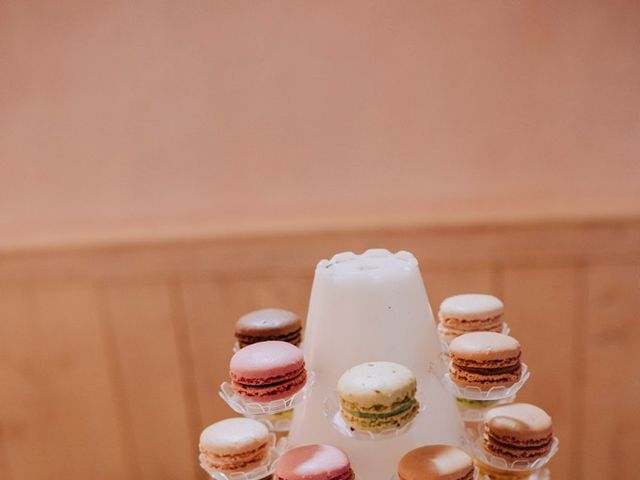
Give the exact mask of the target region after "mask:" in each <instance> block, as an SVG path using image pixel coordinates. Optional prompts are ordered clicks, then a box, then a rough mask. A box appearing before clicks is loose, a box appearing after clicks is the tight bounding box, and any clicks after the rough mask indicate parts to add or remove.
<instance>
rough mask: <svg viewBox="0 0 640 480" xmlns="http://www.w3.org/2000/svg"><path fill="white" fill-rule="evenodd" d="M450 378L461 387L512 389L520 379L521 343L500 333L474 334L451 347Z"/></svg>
mask: <svg viewBox="0 0 640 480" xmlns="http://www.w3.org/2000/svg"><path fill="white" fill-rule="evenodd" d="M449 357H450V359H451V363H450V364H449V375H450V377H451V380H452V381H453V382H454V383H456V384H457V385H458V386H460V387H478V388H479V389H480V390H483V391H486V390H490V389H491V388H493V387H500V386H502V387H509V386H511V385H513V384H514V383H517V382H518V381H519V380H520V376H521V373H522V363H521V361H520V357H521V351H520V343H518V341H517V340H516V339H515V338H512V337H510V336H508V335H502V334H501V333H494V332H475V333H467V334H465V335H461V336H459V337H457V338H455V339H454V340H453V341H452V342H451V344H450V345H449Z"/></svg>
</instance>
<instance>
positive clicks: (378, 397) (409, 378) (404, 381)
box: [338, 362, 420, 432]
mask: <svg viewBox="0 0 640 480" xmlns="http://www.w3.org/2000/svg"><path fill="white" fill-rule="evenodd" d="M416 390H417V382H416V377H415V376H414V374H413V372H411V370H409V369H408V368H407V367H405V366H403V365H399V364H397V363H392V362H368V363H363V364H361V365H357V366H355V367H353V368H350V369H349V370H347V371H346V372H345V373H344V374H343V375H342V376H341V377H340V380H339V381H338V397H339V400H340V414H341V415H342V418H343V419H344V422H345V423H346V425H347V426H348V427H349V428H350V429H351V430H352V431H355V430H364V431H369V432H381V431H384V430H388V429H393V428H401V427H403V426H404V425H406V424H407V423H409V422H410V421H411V420H413V418H414V417H415V416H416V415H417V414H418V411H419V409H420V405H419V403H418V401H417V400H416Z"/></svg>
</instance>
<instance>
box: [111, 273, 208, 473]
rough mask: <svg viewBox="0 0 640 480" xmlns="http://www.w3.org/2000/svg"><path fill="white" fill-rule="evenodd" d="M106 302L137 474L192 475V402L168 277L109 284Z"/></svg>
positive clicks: (195, 466) (195, 467)
mask: <svg viewBox="0 0 640 480" xmlns="http://www.w3.org/2000/svg"><path fill="white" fill-rule="evenodd" d="M105 306H106V312H105V313H106V316H107V318H108V321H109V324H110V327H111V329H112V331H113V333H114V342H115V345H114V350H115V352H116V353H117V356H118V364H119V368H120V375H121V378H122V384H123V390H124V392H123V395H124V396H125V399H126V403H127V407H128V412H129V418H130V422H131V425H130V428H131V430H132V437H133V445H134V448H135V455H136V460H137V465H138V469H139V471H140V476H141V478H143V479H149V480H158V479H167V480H170V479H175V478H184V479H186V478H196V476H197V473H196V472H197V460H196V458H197V450H196V446H195V445H196V443H197V439H196V438H194V432H192V431H191V429H190V414H189V410H188V409H189V408H193V404H190V399H188V398H185V388H184V384H183V378H182V372H181V370H180V369H181V367H180V358H179V357H180V356H179V352H178V348H179V347H178V345H177V338H176V332H175V326H174V321H175V318H174V315H175V312H174V307H173V305H172V303H171V291H170V287H169V283H168V282H163V281H157V282H155V281H150V282H142V281H131V282H125V283H122V284H117V285H109V286H107V287H106V288H105Z"/></svg>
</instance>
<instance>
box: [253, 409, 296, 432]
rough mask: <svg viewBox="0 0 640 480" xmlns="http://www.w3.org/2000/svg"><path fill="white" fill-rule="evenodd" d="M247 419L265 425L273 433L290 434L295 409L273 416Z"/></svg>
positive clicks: (258, 416)
mask: <svg viewBox="0 0 640 480" xmlns="http://www.w3.org/2000/svg"><path fill="white" fill-rule="evenodd" d="M286 414H289V415H286ZM285 415H286V416H285ZM247 417H248V418H253V419H254V420H257V421H259V422H261V423H263V424H265V425H266V426H267V428H268V429H269V431H271V432H288V431H289V428H291V420H292V417H293V409H291V410H284V411H282V412H280V413H275V414H272V415H247Z"/></svg>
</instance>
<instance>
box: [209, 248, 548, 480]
mask: <svg viewBox="0 0 640 480" xmlns="http://www.w3.org/2000/svg"><path fill="white" fill-rule="evenodd" d="M505 328H508V327H505ZM234 351H235V350H234ZM303 352H304V357H305V363H306V367H307V370H308V373H309V378H308V383H307V385H306V386H305V388H304V389H303V390H302V391H300V392H298V394H296V395H294V396H292V397H290V398H288V399H285V400H281V401H277V402H271V403H270V404H259V403H255V404H254V403H248V402H245V401H243V400H242V399H241V398H239V397H238V396H237V395H235V393H234V392H233V390H232V389H231V388H230V386H229V385H227V384H224V383H223V385H222V386H221V391H220V396H221V397H222V398H223V399H224V400H225V401H226V402H227V403H228V405H229V406H230V407H231V408H232V409H233V410H234V411H236V412H237V413H240V414H242V415H244V416H246V417H250V418H254V419H256V420H259V421H262V422H263V423H265V424H266V425H267V426H268V427H270V429H271V431H272V432H275V431H278V432H283V431H286V430H287V429H289V437H288V439H287V438H281V439H280V441H279V442H278V444H277V445H272V448H271V452H270V457H269V460H268V462H267V463H266V464H265V465H263V466H261V467H259V468H258V469H256V470H253V471H251V472H238V473H234V474H228V475H225V474H223V473H221V472H215V471H210V470H209V469H207V468H206V465H203V468H205V470H207V473H209V475H210V476H211V477H212V478H215V479H216V480H257V479H261V478H269V476H270V475H271V474H272V473H273V469H274V466H275V463H276V462H277V458H278V457H279V456H280V455H281V454H282V453H284V450H285V449H286V448H287V446H298V445H305V444H314V443H325V444H329V445H333V446H336V447H338V448H340V449H342V450H343V451H344V452H345V453H346V454H347V455H348V456H349V458H350V461H351V464H352V467H353V470H354V471H355V473H356V476H357V477H356V478H360V479H367V480H388V479H393V478H396V477H395V475H396V474H395V469H396V465H397V462H398V461H399V459H400V458H401V457H402V456H403V455H404V454H405V453H407V452H408V451H410V450H412V449H414V448H416V447H418V446H421V445H428V444H448V445H455V446H458V447H461V448H463V449H465V450H467V452H468V453H470V454H472V456H474V457H475V460H476V463H477V464H478V467H479V471H478V472H477V473H476V477H474V478H477V479H478V480H507V479H516V478H522V479H525V478H526V479H528V480H549V478H550V476H549V472H548V470H547V469H546V468H543V467H544V465H545V464H546V463H547V462H548V461H549V460H550V459H551V457H552V456H553V455H554V454H555V453H556V451H557V446H558V440H557V439H554V445H553V448H552V451H551V452H550V453H549V455H547V456H546V457H545V458H544V459H540V461H538V462H537V463H531V464H527V465H524V464H513V465H507V464H506V462H504V461H502V462H500V461H499V460H496V459H495V458H489V457H487V454H486V452H483V451H482V449H481V448H480V446H479V444H478V436H477V433H476V432H477V427H475V428H473V426H474V425H475V426H477V425H478V423H476V422H479V421H481V419H482V413H483V411H484V409H485V407H489V406H493V405H495V404H499V403H500V404H502V403H510V402H512V401H513V400H514V398H515V394H516V392H517V391H518V390H519V389H520V388H521V387H522V386H523V384H524V383H525V382H526V381H527V379H528V378H529V372H528V371H527V368H526V365H525V366H524V369H523V373H522V377H521V379H520V381H519V382H518V383H517V384H516V385H514V386H513V387H511V388H508V389H506V388H501V389H496V390H493V389H492V390H491V391H489V392H480V391H476V390H474V389H473V388H471V389H469V388H466V389H460V388H459V387H457V386H456V385H455V384H453V383H452V382H451V380H450V379H449V378H448V374H447V363H446V362H444V361H443V360H446V361H448V355H447V353H446V344H443V342H442V341H441V340H440V338H439V335H438V333H437V327H436V324H435V322H434V319H433V315H432V312H431V308H430V306H429V301H428V299H427V293H426V291H425V287H424V284H423V281H422V277H421V275H420V270H419V267H418V262H417V260H416V258H415V257H414V256H413V255H412V254H411V253H409V252H404V251H401V252H398V253H395V254H394V253H391V252H389V251H388V250H384V249H372V250H367V251H366V252H364V253H363V254H361V255H356V254H354V253H351V252H347V253H341V254H338V255H335V256H334V257H333V258H332V259H331V260H322V261H320V262H319V263H318V265H317V267H316V270H315V277H314V281H313V287H312V290H311V299H310V303H309V313H308V318H307V324H306V333H305V338H304V345H303ZM381 360H384V361H391V362H396V363H399V364H402V365H405V366H407V367H408V368H409V369H411V370H412V371H413V373H414V374H415V376H416V379H417V383H418V394H417V398H418V400H419V402H420V406H421V407H420V412H419V414H418V415H417V416H416V418H414V419H413V420H412V421H411V422H410V423H409V424H408V425H405V426H404V427H403V428H400V429H396V430H393V431H385V432H381V433H377V434H373V433H369V432H353V431H350V430H349V429H348V428H346V426H344V425H342V426H341V424H340V418H339V405H338V400H337V398H336V391H335V389H336V384H337V381H338V379H339V378H340V376H341V375H342V374H343V373H344V371H345V370H347V369H348V368H350V367H352V366H354V365H357V364H360V363H364V362H370V361H381ZM456 397H458V398H456ZM459 401H470V402H469V404H470V405H471V406H470V407H469V406H467V407H466V408H465V407H461V406H459V405H458V403H459ZM475 403H477V404H478V405H480V406H479V407H478V406H473V405H474V404H475ZM293 408H295V409H294V410H293V419H292V420H291V421H289V418H287V417H288V416H289V415H290V413H291V409H293ZM463 420H464V422H463ZM465 422H466V425H467V427H468V428H467V429H466V432H465ZM469 427H472V428H469ZM496 462H497V463H498V464H496Z"/></svg>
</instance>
